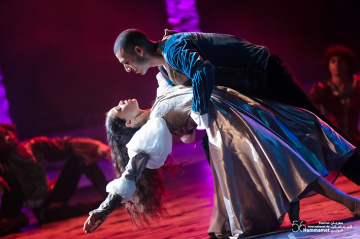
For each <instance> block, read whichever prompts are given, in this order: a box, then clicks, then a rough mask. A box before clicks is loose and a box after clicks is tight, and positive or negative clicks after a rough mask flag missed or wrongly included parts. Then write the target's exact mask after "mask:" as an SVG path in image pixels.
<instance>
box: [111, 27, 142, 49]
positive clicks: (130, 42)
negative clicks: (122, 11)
mask: <svg viewBox="0 0 360 239" xmlns="http://www.w3.org/2000/svg"><path fill="white" fill-rule="evenodd" d="M147 38H148V36H147V35H146V34H145V33H144V32H143V31H140V30H138V29H128V30H125V31H123V32H122V33H120V35H119V36H118V37H117V38H116V41H115V44H114V54H116V53H117V52H118V51H119V50H120V49H123V50H124V51H125V52H127V53H133V52H134V48H135V46H142V45H143V43H144V40H146V39H147Z"/></svg>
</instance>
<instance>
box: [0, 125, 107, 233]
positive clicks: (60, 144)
mask: <svg viewBox="0 0 360 239" xmlns="http://www.w3.org/2000/svg"><path fill="white" fill-rule="evenodd" d="M109 152H110V150H109V147H108V146H107V145H105V144H103V143H101V142H100V141H97V140H92V139H88V138H74V139H72V138H70V137H64V138H63V139H60V138H54V139H49V138H47V137H35V138H32V139H30V140H27V141H25V142H21V143H19V141H18V138H17V132H16V127H15V126H14V125H10V124H0V155H1V156H0V192H1V210H0V236H1V235H5V234H7V233H10V232H13V231H16V230H19V229H20V228H22V227H24V226H26V225H27V224H28V223H29V218H28V217H27V215H26V214H24V213H22V212H21V208H22V207H23V205H24V204H25V205H26V206H28V207H30V208H31V209H32V210H33V212H34V215H35V217H36V218H37V219H38V221H39V222H40V223H48V222H53V221H58V220H63V219H66V218H70V217H75V216H79V215H82V214H86V213H87V212H88V209H89V208H88V207H87V206H86V205H84V204H82V205H79V206H76V207H75V206H69V205H67V203H68V201H69V200H70V198H71V196H72V195H73V194H74V192H75V191H76V189H77V185H78V182H79V181H80V178H81V175H82V174H83V173H85V175H86V177H87V178H88V179H89V180H90V181H91V182H92V184H93V185H94V186H95V188H96V189H97V190H98V191H99V192H100V194H101V196H102V197H104V198H105V197H106V196H107V193H106V191H105V187H106V185H107V180H106V178H105V176H104V174H103V172H102V171H101V169H100V167H99V166H98V164H97V163H96V161H97V160H98V159H99V158H100V157H106V158H110V156H109ZM44 159H46V160H47V161H49V162H58V161H61V160H65V159H67V161H66V163H65V165H64V166H63V168H62V170H61V173H60V175H59V177H58V179H57V181H56V184H55V186H54V187H53V189H51V187H50V186H49V180H48V179H47V177H46V171H45V167H44ZM84 207H85V208H84Z"/></svg>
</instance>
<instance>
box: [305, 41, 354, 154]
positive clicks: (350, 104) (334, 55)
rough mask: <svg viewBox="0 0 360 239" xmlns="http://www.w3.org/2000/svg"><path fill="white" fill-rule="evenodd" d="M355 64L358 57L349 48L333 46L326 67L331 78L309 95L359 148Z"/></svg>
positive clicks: (326, 60)
mask: <svg viewBox="0 0 360 239" xmlns="http://www.w3.org/2000/svg"><path fill="white" fill-rule="evenodd" d="M355 62H356V56H355V54H354V53H353V52H352V51H351V50H350V49H349V48H347V47H345V46H341V45H334V46H330V47H329V48H328V49H327V50H326V53H325V56H324V65H325V66H326V68H327V69H328V70H329V72H330V74H331V78H330V79H328V80H327V81H325V82H322V83H317V84H316V85H314V86H313V88H312V90H311V93H310V95H311V98H312V99H313V100H314V102H315V103H316V104H317V105H318V106H319V108H320V110H321V112H322V114H324V115H325V116H326V117H327V118H328V119H330V120H331V121H332V123H333V124H335V125H337V126H338V127H340V128H341V129H342V130H344V131H345V133H346V134H348V135H349V136H350V138H351V139H352V140H353V142H354V144H355V146H356V147H357V148H359V147H360V132H359V129H358V123H359V114H360V77H359V76H356V75H354V68H355Z"/></svg>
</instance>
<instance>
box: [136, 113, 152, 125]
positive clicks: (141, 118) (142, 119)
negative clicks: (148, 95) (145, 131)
mask: <svg viewBox="0 0 360 239" xmlns="http://www.w3.org/2000/svg"><path fill="white" fill-rule="evenodd" d="M150 112H151V111H150V109H148V110H140V112H139V114H138V115H137V116H136V117H135V123H136V125H139V126H140V127H141V126H143V125H144V124H146V122H147V121H148V119H149V116H150Z"/></svg>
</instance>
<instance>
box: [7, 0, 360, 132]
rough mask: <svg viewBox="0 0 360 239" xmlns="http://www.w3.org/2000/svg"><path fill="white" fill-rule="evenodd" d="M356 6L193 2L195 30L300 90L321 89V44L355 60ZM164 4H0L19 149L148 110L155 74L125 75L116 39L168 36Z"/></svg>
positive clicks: (142, 0) (106, 0)
mask: <svg viewBox="0 0 360 239" xmlns="http://www.w3.org/2000/svg"><path fill="white" fill-rule="evenodd" d="M357 2H358V1H351V2H350V1H349V2H347V1H325V0H319V1H298V0H296V1H290V0H284V1H267V0H261V1H260V0H253V1H230V0H222V1H211V0H198V1H197V9H198V12H199V17H200V29H201V30H202V31H204V32H218V33H228V34H233V35H237V36H240V37H243V38H245V39H247V40H249V41H251V42H253V43H256V44H261V45H266V46H269V47H270V48H271V49H272V50H274V51H276V52H278V53H279V54H281V55H282V56H283V57H284V58H285V59H286V60H287V61H288V62H289V64H290V66H291V67H292V68H293V71H294V72H295V74H296V75H297V77H298V80H299V81H300V82H301V83H302V84H303V85H304V86H306V87H307V88H309V86H310V85H311V84H312V83H314V82H316V81H323V80H324V79H325V78H326V77H327V74H326V71H325V70H324V69H323V67H322V66H321V63H320V62H321V57H322V54H323V52H324V50H325V48H326V47H327V46H328V45H330V44H335V43H341V44H345V45H347V46H349V47H350V48H352V49H353V50H354V51H355V52H356V53H358V54H359V53H360V46H359V45H358V42H359V29H360V21H359V19H358V15H359V12H358V11H359V4H358V3H357ZM167 18H168V17H167V12H166V6H165V1H163V0H151V1H148V0H133V1H110V0H103V1H95V0H87V1H70V0H63V1H48V0H43V1H41V0H38V1H19V0H11V1H0V66H1V68H2V72H3V75H4V79H3V83H4V85H5V87H6V91H7V97H8V100H9V106H10V114H11V117H12V119H13V122H14V123H15V124H16V125H17V126H18V129H19V134H20V138H21V139H25V138H29V137H33V136H37V135H49V134H56V133H61V132H64V131H71V130H74V129H81V128H86V127H91V126H98V125H102V124H103V122H104V118H105V112H106V111H107V110H109V109H110V108H111V107H113V106H115V105H116V104H117V103H118V101H119V100H120V99H129V98H137V99H138V100H139V102H140V107H142V108H148V107H150V106H151V102H152V101H153V100H154V97H155V90H156V87H157V81H156V79H155V75H156V73H157V70H156V69H151V70H150V71H149V72H148V74H146V76H141V75H135V74H129V73H126V72H125V70H124V68H123V67H122V66H121V65H120V64H119V62H118V61H117V59H116V58H115V56H114V54H113V50H112V49H113V43H114V41H115V39H116V37H117V35H118V34H119V33H120V32H121V31H122V30H125V29H127V28H139V29H142V30H144V31H145V32H147V33H148V34H149V36H150V38H152V39H154V40H158V39H161V38H162V36H163V29H164V28H167V27H169V26H170V25H169V24H168V22H167Z"/></svg>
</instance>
